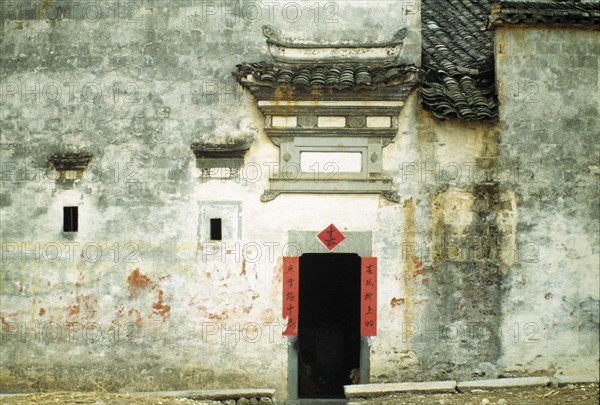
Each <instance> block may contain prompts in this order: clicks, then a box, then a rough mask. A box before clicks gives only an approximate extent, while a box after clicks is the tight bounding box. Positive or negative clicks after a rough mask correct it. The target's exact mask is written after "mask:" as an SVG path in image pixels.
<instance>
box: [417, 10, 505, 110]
mask: <svg viewBox="0 0 600 405" xmlns="http://www.w3.org/2000/svg"><path fill="white" fill-rule="evenodd" d="M489 12H490V3H489V2H488V1H487V0H472V1H469V0H423V3H422V9H421V37H422V65H423V69H424V70H425V77H424V79H423V83H422V88H421V94H422V97H423V106H424V108H425V109H427V110H429V111H431V113H432V114H433V115H434V116H435V117H436V118H438V119H442V120H443V119H446V118H459V119H461V120H486V121H495V120H497V119H498V101H497V98H496V90H495V84H494V33H493V32H491V31H486V23H487V19H488V15H489Z"/></svg>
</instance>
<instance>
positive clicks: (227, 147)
mask: <svg viewBox="0 0 600 405" xmlns="http://www.w3.org/2000/svg"><path fill="white" fill-rule="evenodd" d="M190 148H191V149H192V150H193V151H194V155H196V158H198V159H200V158H242V157H244V154H245V153H246V152H247V151H248V149H250V142H249V140H246V139H233V140H230V141H226V142H223V143H218V142H208V141H196V142H192V144H191V145H190Z"/></svg>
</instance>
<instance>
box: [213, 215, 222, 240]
mask: <svg viewBox="0 0 600 405" xmlns="http://www.w3.org/2000/svg"><path fill="white" fill-rule="evenodd" d="M222 239H223V232H222V227H221V218H211V219H210V240H222Z"/></svg>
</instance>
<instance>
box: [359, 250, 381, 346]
mask: <svg viewBox="0 0 600 405" xmlns="http://www.w3.org/2000/svg"><path fill="white" fill-rule="evenodd" d="M360 335H361V336H377V258H376V257H362V258H361V261H360Z"/></svg>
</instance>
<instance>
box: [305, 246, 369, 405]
mask: <svg viewBox="0 0 600 405" xmlns="http://www.w3.org/2000/svg"><path fill="white" fill-rule="evenodd" d="M299 273H300V276H299V277H300V286H299V294H300V297H299V298H300V300H299V302H300V305H299V314H298V340H297V344H298V346H297V350H298V398H344V385H348V384H351V383H352V382H353V381H352V379H353V378H356V376H357V375H358V372H359V371H358V370H359V367H360V352H361V338H360V256H358V255H357V254H348V253H324V254H323V253H307V254H303V255H302V256H300V272H299ZM354 382H356V381H354Z"/></svg>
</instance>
